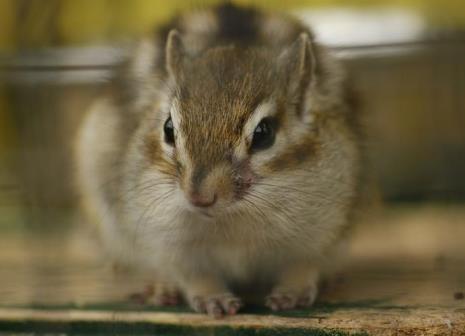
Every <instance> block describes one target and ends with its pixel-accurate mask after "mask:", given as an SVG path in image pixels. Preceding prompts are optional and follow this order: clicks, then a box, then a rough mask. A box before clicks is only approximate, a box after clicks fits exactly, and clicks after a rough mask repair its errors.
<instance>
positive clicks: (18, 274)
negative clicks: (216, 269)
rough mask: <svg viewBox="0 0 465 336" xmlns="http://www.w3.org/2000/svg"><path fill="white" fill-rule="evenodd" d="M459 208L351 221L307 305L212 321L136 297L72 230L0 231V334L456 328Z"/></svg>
mask: <svg viewBox="0 0 465 336" xmlns="http://www.w3.org/2000/svg"><path fill="white" fill-rule="evenodd" d="M464 237H465V206H461V205H456V206H445V205H442V206H441V205H434V204H433V205H431V204H430V205H422V206H409V207H406V206H397V207H391V208H388V209H385V210H381V211H379V212H376V213H375V214H374V217H371V218H370V219H369V220H368V221H367V223H365V224H364V225H361V226H359V227H357V228H356V230H355V231H354V239H353V242H352V245H351V248H350V256H351V257H350V260H349V264H348V266H347V268H346V269H345V271H344V272H342V273H341V274H340V275H338V276H337V277H335V278H334V279H333V281H331V282H330V283H328V284H327V286H326V287H324V288H323V290H322V294H321V296H320V298H319V300H318V302H317V303H316V305H315V306H314V307H313V308H312V309H308V310H295V311H290V312H285V313H280V314H272V313H271V312H270V311H268V310H267V309H265V308H262V307H253V306H252V307H246V308H245V309H244V310H243V311H242V312H241V314H240V315H238V316H233V317H228V318H224V319H221V320H215V319H212V318H209V317H207V316H203V315H200V314H193V313H191V312H190V310H189V309H188V308H186V307H179V308H172V309H161V308H158V307H155V306H153V305H150V304H149V305H143V306H142V305H136V304H133V303H132V304H131V303H129V302H128V301H127V297H128V294H130V293H131V292H132V291H135V290H139V289H141V288H142V286H144V284H145V281H146V280H147V278H146V276H145V275H143V274H134V273H128V274H119V275H117V276H115V275H114V274H113V272H112V271H111V270H110V269H109V268H105V267H102V261H101V260H100V259H99V258H98V255H99V253H100V252H99V251H98V249H97V248H96V246H95V245H94V244H93V243H92V241H91V240H90V239H88V235H86V234H84V233H83V232H82V231H81V230H77V231H73V232H61V233H60V232H58V231H57V232H53V233H51V232H48V233H46V234H42V235H40V236H37V235H31V234H30V233H25V232H24V231H21V230H17V231H16V233H14V232H12V231H11V230H9V231H8V232H3V234H2V235H0V246H2V253H0V265H1V267H0V300H1V303H0V333H1V332H2V331H9V332H16V333H31V332H42V333H48V334H50V333H61V334H73V333H74V334H75V333H86V334H88V333H97V334H104V333H113V334H114V333H115V332H117V333H126V334H144V333H145V334H146V333H154V332H156V333H158V334H164V335H172V334H185V335H191V334H211V335H233V334H238V335H241V334H243V335H251V334H253V335H274V334H278V335H283V334H285V335H299V334H310V335H344V334H357V333H368V334H370V335H465V300H464V299H463V293H464V292H465V263H464V259H465V244H464V243H463V238H464Z"/></svg>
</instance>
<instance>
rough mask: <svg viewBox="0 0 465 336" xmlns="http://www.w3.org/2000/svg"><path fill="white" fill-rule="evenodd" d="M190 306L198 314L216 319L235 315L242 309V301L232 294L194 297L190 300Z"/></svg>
mask: <svg viewBox="0 0 465 336" xmlns="http://www.w3.org/2000/svg"><path fill="white" fill-rule="evenodd" d="M189 303H190V306H191V307H192V309H194V310H195V311H196V312H198V313H206V314H208V315H210V316H213V317H215V318H219V317H223V316H224V315H235V314H236V313H237V312H238V310H239V309H240V308H241V307H242V301H241V300H240V299H239V298H237V297H235V296H234V295H232V294H231V293H224V294H220V295H207V296H202V295H194V296H192V297H191V298H190V299H189Z"/></svg>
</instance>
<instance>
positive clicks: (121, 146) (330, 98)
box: [77, 5, 360, 314]
mask: <svg viewBox="0 0 465 336" xmlns="http://www.w3.org/2000/svg"><path fill="white" fill-rule="evenodd" d="M346 99H347V95H346V92H345V89H344V81H343V76H342V75H341V72H340V69H339V67H338V65H337V63H335V62H334V61H333V60H332V58H331V57H330V56H329V55H327V54H326V52H325V51H324V50H323V49H322V48H321V47H320V46H318V45H316V44H315V42H314V41H313V37H312V35H311V33H310V32H309V31H308V28H305V27H304V26H302V25H301V24H300V23H298V22H297V21H294V20H293V19H290V18H288V17H285V16H280V15H273V14H264V13H262V12H260V11H257V10H253V9H242V8H237V7H234V6H232V5H223V6H220V7H215V8H213V9H211V10H207V11H203V12H196V13H191V14H188V15H185V16H182V17H180V18H178V19H177V20H175V21H174V23H173V24H172V25H170V26H169V27H167V28H166V29H163V30H160V31H159V32H158V33H157V34H156V35H155V36H154V37H153V38H152V39H148V40H144V41H142V42H141V43H140V44H139V47H138V48H137V49H136V50H135V52H134V55H133V57H132V58H131V60H130V61H129V62H128V64H127V65H126V67H125V69H124V71H123V74H122V76H120V77H119V79H118V80H117V81H116V82H115V89H114V91H113V92H112V94H110V95H109V96H108V97H106V98H102V99H101V100H100V101H99V102H97V103H96V105H95V106H94V107H93V109H92V110H91V111H90V113H89V115H88V117H87V119H86V121H85V123H84V125H83V127H82V130H81V132H80V137H79V139H78V146H77V149H78V150H77V157H78V168H79V169H78V172H79V184H80V187H81V188H82V192H83V196H84V201H85V204H86V207H87V209H88V210H89V211H90V212H91V213H92V214H94V215H95V216H97V218H98V221H99V222H100V223H101V228H102V230H101V231H102V237H103V239H104V242H105V245H106V247H107V249H108V250H109V251H110V252H111V254H112V255H113V256H114V257H115V258H116V259H117V260H119V261H122V262H127V263H130V264H134V265H137V266H139V267H143V268H147V269H151V270H153V271H154V272H155V273H156V274H157V276H158V277H160V278H161V279H162V280H163V281H167V282H169V283H171V284H174V285H175V286H176V287H178V288H179V289H180V290H181V291H182V293H183V294H184V295H185V297H186V298H187V300H188V302H189V303H190V304H191V306H192V307H193V308H194V309H196V310H198V311H206V312H208V313H211V314H222V313H235V312H236V311H237V309H238V308H239V306H240V301H239V299H238V298H236V297H235V296H234V293H233V292H234V291H235V290H236V289H237V288H246V287H247V286H251V285H252V284H255V285H257V284H263V286H265V287H266V286H271V287H270V288H271V290H270V293H269V295H268V296H267V299H266V304H267V305H268V306H270V307H271V308H273V309H286V308H292V307H295V306H297V305H309V304H311V303H312V302H313V300H314V298H315V296H316V289H317V287H316V282H317V279H318V274H319V270H320V269H321V268H322V267H325V265H326V264H327V263H329V262H330V261H329V260H328V256H329V255H331V254H332V252H333V251H334V250H335V249H336V248H337V246H338V244H339V239H340V237H341V233H342V231H343V230H344V228H345V227H346V226H347V225H348V220H349V217H350V215H351V211H352V210H353V207H354V200H355V199H356V197H357V185H358V175H359V160H360V155H359V150H358V145H357V135H356V132H355V130H354V124H355V123H354V120H355V117H354V115H353V111H352V110H351V109H350V107H349V105H348V103H347V101H346Z"/></svg>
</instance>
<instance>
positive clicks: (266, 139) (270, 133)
mask: <svg viewBox="0 0 465 336" xmlns="http://www.w3.org/2000/svg"><path fill="white" fill-rule="evenodd" d="M275 128H276V120H274V119H273V118H270V117H267V118H263V119H262V121H260V123H259V124H258V125H257V127H256V128H255V130H254V132H253V139H252V145H251V146H250V149H251V150H252V152H257V151H260V150H264V149H267V148H270V147H271V146H272V145H273V144H274V140H275V137H276V132H275Z"/></svg>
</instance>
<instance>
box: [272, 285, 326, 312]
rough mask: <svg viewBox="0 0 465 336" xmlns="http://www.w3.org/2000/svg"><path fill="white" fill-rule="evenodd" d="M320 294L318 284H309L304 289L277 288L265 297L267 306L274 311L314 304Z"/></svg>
mask: <svg viewBox="0 0 465 336" xmlns="http://www.w3.org/2000/svg"><path fill="white" fill-rule="evenodd" d="M317 294H318V289H317V287H316V286H308V287H306V288H304V289H303V290H292V289H286V288H275V289H274V290H273V292H272V293H271V294H270V295H268V296H267V297H266V298H265V306H267V307H268V308H270V309H271V310H273V311H281V310H289V309H295V308H307V307H310V306H311V305H313V303H314V302H315V299H316V297H317Z"/></svg>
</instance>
